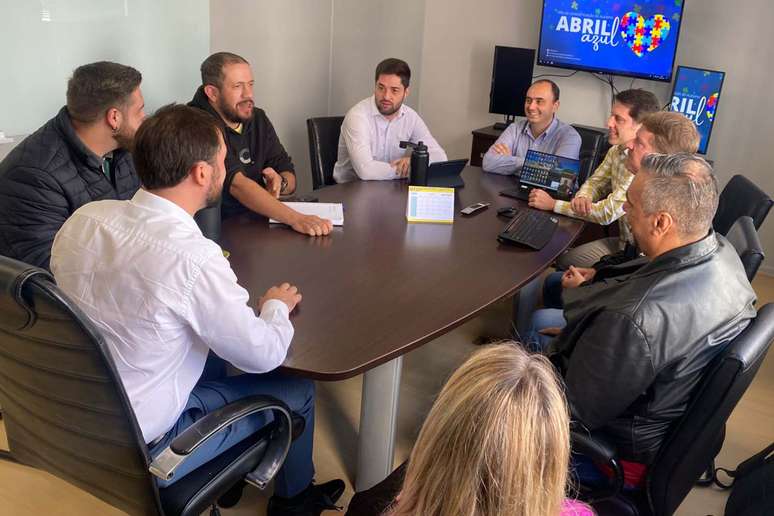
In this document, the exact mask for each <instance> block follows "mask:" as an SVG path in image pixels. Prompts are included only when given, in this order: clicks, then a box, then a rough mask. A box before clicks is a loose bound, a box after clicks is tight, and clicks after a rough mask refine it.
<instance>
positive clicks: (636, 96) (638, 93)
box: [614, 88, 661, 123]
mask: <svg viewBox="0 0 774 516" xmlns="http://www.w3.org/2000/svg"><path fill="white" fill-rule="evenodd" d="M614 101H615V102H618V103H619V104H623V105H624V106H626V107H627V108H629V116H630V117H632V118H633V119H634V121H635V122H637V123H640V122H642V119H643V118H645V117H646V116H648V115H650V114H651V113H655V112H656V111H661V104H659V102H658V99H657V98H656V96H655V95H654V94H653V93H651V92H650V91H648V90H643V89H639V88H635V89H632V90H623V91H620V92H618V93H616V95H615V97H614Z"/></svg>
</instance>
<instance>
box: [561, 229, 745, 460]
mask: <svg viewBox="0 0 774 516" xmlns="http://www.w3.org/2000/svg"><path fill="white" fill-rule="evenodd" d="M563 299H564V309H565V310H564V313H565V318H566V319H567V326H566V327H565V328H564V330H563V331H562V333H561V334H560V335H559V337H558V338H557V339H555V341H554V343H553V345H552V348H551V354H552V359H553V360H554V363H556V364H557V365H558V366H559V368H560V370H561V371H562V374H563V376H564V379H565V383H566V386H567V397H568V400H569V402H570V406H571V410H572V413H573V417H574V418H575V419H577V420H579V421H580V422H581V423H583V424H584V425H585V426H587V427H588V428H589V429H591V430H595V429H602V430H603V431H604V432H605V433H606V434H607V435H608V436H609V437H611V438H612V439H613V441H614V442H615V444H616V445H617V448H618V453H619V456H620V457H621V458H623V459H627V460H631V461H636V462H641V463H645V464H648V463H650V462H652V461H653V459H654V458H655V455H656V453H657V452H658V450H659V447H660V446H661V443H662V441H663V439H664V437H665V436H666V434H667V432H668V431H669V427H670V425H671V424H672V422H674V421H675V420H677V419H679V418H680V417H681V416H682V415H683V413H685V410H686V408H687V405H688V402H689V399H690V396H691V393H692V391H693V389H694V387H695V386H696V385H697V383H698V382H699V380H700V379H701V375H702V372H703V370H704V368H705V366H706V365H707V364H708V363H709V362H710V361H711V360H712V359H713V358H714V357H715V355H716V354H717V353H718V352H719V351H720V350H721V349H722V348H723V346H724V345H725V344H726V343H727V342H728V341H729V340H730V339H732V338H734V337H735V336H736V335H738V334H739V333H740V332H741V331H742V330H743V329H744V328H745V327H746V326H747V324H748V323H749V320H750V319H751V318H753V317H755V313H756V312H755V308H754V303H755V293H754V292H753V290H752V287H751V286H750V283H749V282H748V281H747V277H746V276H745V272H744V268H743V267H742V264H741V262H740V260H739V257H738V256H737V254H736V252H735V251H734V248H733V247H732V246H731V245H730V244H729V243H728V241H727V240H725V238H723V237H722V236H718V235H716V234H715V233H714V232H712V231H711V232H710V233H709V235H707V236H706V237H705V238H704V239H702V240H700V241H698V242H695V243H693V244H690V245H687V246H684V247H680V248H677V249H674V250H672V251H670V252H668V253H665V254H663V255H661V256H658V257H657V258H655V259H654V260H653V261H650V262H647V261H646V262H644V264H643V265H642V266H641V267H639V268H637V269H636V270H635V271H633V272H631V273H629V274H624V275H620V276H612V277H606V278H604V279H601V280H600V281H595V282H594V283H591V284H589V285H586V286H582V287H579V288H576V289H568V290H566V291H565V293H564V298H563Z"/></svg>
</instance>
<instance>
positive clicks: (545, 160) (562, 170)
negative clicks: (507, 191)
mask: <svg viewBox="0 0 774 516" xmlns="http://www.w3.org/2000/svg"><path fill="white" fill-rule="evenodd" d="M579 173H580V160H577V159H572V158H565V157H563V156H556V155H554V154H547V153H545V152H539V151H536V150H528V151H527V155H526V157H525V158H524V166H523V167H522V169H521V176H520V177H519V182H520V183H521V184H523V185H529V186H532V187H538V188H544V189H546V190H549V191H551V192H557V193H558V194H560V195H562V196H569V195H572V193H574V192H575V189H576V188H577V185H578V174H579Z"/></svg>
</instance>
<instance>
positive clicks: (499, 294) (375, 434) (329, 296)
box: [220, 167, 583, 491]
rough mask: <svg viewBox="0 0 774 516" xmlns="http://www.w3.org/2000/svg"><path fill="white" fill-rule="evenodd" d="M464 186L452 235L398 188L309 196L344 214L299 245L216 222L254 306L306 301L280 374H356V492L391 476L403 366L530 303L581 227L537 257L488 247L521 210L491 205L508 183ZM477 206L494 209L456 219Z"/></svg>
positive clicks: (505, 179) (270, 228)
mask: <svg viewBox="0 0 774 516" xmlns="http://www.w3.org/2000/svg"><path fill="white" fill-rule="evenodd" d="M462 177H463V179H464V181H465V186H464V187H463V188H459V189H457V191H456V193H455V216H454V223H453V224H426V223H408V222H407V221H406V202H407V197H408V185H407V182H406V181H354V182H351V183H345V184H340V185H335V186H328V187H325V188H322V189H320V190H316V191H314V192H313V194H314V195H315V196H316V197H318V198H319V201H320V202H335V203H342V204H343V206H344V225H343V226H341V227H334V229H333V231H332V232H331V234H330V235H328V236H325V237H310V236H304V235H301V234H299V233H296V232H294V231H292V230H290V229H289V228H287V227H285V226H282V225H274V224H271V225H270V224H269V223H268V221H267V219H266V218H264V217H260V216H257V215H248V214H245V215H241V216H238V217H234V218H231V219H229V220H227V221H224V222H223V225H222V233H221V240H220V241H221V245H222V247H223V249H225V250H227V251H229V252H230V257H229V260H230V262H231V265H232V267H233V269H234V271H235V273H236V275H237V278H238V281H239V283H240V284H241V285H242V286H243V287H245V288H246V289H247V290H248V291H249V292H250V296H251V299H252V300H253V301H257V300H258V298H259V297H260V296H261V295H262V294H263V293H264V292H265V291H266V290H267V289H268V288H269V287H271V286H273V285H276V284H279V283H281V282H285V281H287V282H290V283H292V284H294V285H297V286H298V287H299V290H300V291H301V293H302V294H303V300H302V302H301V303H300V304H299V305H298V306H297V307H296V310H295V311H294V312H293V314H292V315H291V320H292V322H293V325H294V327H295V336H294V337H293V342H292V344H291V346H290V350H289V353H288V356H287V358H286V360H285V362H284V363H283V365H282V369H283V370H285V371H286V372H287V373H289V374H294V375H298V376H302V377H305V378H311V379H314V380H318V381H336V380H343V379H346V378H350V377H353V376H355V375H358V374H364V379H363V398H362V404H361V414H360V431H359V437H358V440H359V442H358V464H357V476H356V490H357V491H361V490H363V489H367V488H368V487H370V486H372V485H374V484H376V483H378V482H379V481H381V480H382V479H383V478H385V477H386V476H387V474H389V473H390V471H391V470H392V467H393V451H394V442H395V427H396V417H397V409H398V391H399V386H400V375H401V365H402V359H401V357H402V356H403V355H404V354H406V353H407V352H409V351H411V350H412V349H415V348H417V347H419V346H421V345H423V344H424V343H426V342H428V341H431V340H433V339H435V338H436V337H438V336H440V335H443V334H445V333H447V332H448V331H450V330H452V329H453V328H455V327H457V326H459V325H461V324H462V323H464V322H466V321H468V320H469V319H471V318H473V317H475V316H476V315H477V314H479V313H480V312H481V311H482V310H484V309H485V308H487V307H488V306H490V305H491V304H493V303H495V302H496V301H498V300H500V299H503V298H505V297H507V296H510V295H512V294H514V293H515V292H517V291H519V290H520V289H521V290H522V293H523V289H525V288H527V287H529V288H530V289H531V290H532V292H533V293H534V291H535V290H536V289H537V287H538V281H537V278H539V276H540V274H541V273H542V271H543V270H544V269H546V268H547V267H548V266H549V265H550V264H551V263H552V262H553V261H554V260H555V259H556V257H557V256H558V255H559V254H560V253H562V252H563V251H564V250H565V249H567V248H568V247H569V246H570V244H571V243H572V242H573V241H574V240H575V238H576V237H577V236H578V235H579V234H580V232H581V230H582V228H583V223H582V222H581V221H578V220H574V219H571V218H567V217H561V216H557V218H558V219H559V224H558V227H557V230H556V232H555V234H554V236H553V238H552V240H551V241H550V242H549V243H548V245H546V246H545V247H544V248H543V249H542V250H540V251H532V250H529V249H526V248H521V247H514V246H505V245H501V244H499V243H498V242H497V240H496V237H497V234H498V233H499V232H500V231H501V230H502V229H503V227H504V226H505V225H506V224H507V222H508V221H507V219H504V218H503V217H500V216H498V215H497V208H499V207H504V206H517V205H522V207H523V208H524V209H526V205H525V204H524V203H522V202H521V201H516V200H513V199H509V198H506V197H502V196H500V195H499V191H500V190H503V189H505V188H510V187H513V186H514V184H515V179H514V178H513V177H510V176H500V175H495V174H487V173H482V171H481V169H480V168H478V167H467V168H466V169H465V170H464V171H463V174H462ZM479 201H484V202H491V203H492V205H491V206H490V207H489V208H488V209H486V210H484V211H481V212H478V213H476V214H474V215H472V216H468V217H466V216H463V215H460V214H459V210H460V209H462V208H464V207H465V206H468V205H471V204H474V203H477V202H479ZM532 297H534V296H532ZM523 311H524V313H525V314H528V313H529V311H531V310H530V308H527V309H524V310H523ZM521 324H522V325H523V321H522V323H521Z"/></svg>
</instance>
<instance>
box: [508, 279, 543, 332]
mask: <svg viewBox="0 0 774 516" xmlns="http://www.w3.org/2000/svg"><path fill="white" fill-rule="evenodd" d="M542 286H543V276H538V277H536V278H535V279H533V280H532V281H530V282H529V283H527V284H526V285H524V286H523V287H522V288H521V290H519V292H518V293H517V294H516V296H515V298H514V302H515V303H516V304H517V307H516V313H515V314H514V315H515V321H516V330H517V331H518V332H519V337H520V338H521V339H522V340H523V339H525V338H526V336H527V331H529V326H530V321H531V320H532V312H534V311H535V307H536V306H537V301H538V297H539V294H540V289H541V288H542Z"/></svg>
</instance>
